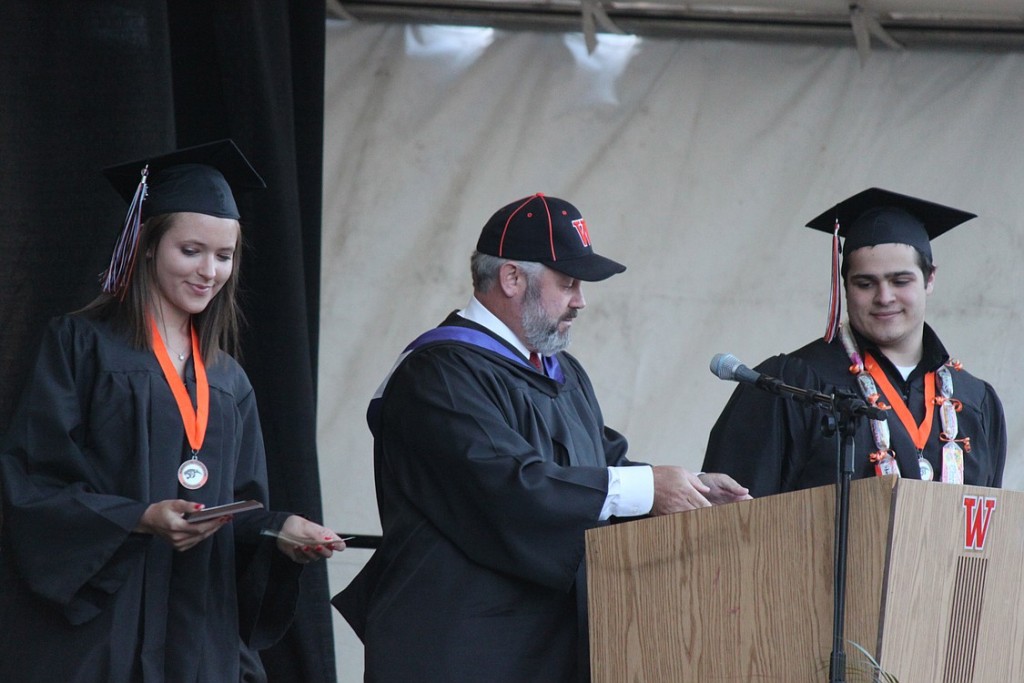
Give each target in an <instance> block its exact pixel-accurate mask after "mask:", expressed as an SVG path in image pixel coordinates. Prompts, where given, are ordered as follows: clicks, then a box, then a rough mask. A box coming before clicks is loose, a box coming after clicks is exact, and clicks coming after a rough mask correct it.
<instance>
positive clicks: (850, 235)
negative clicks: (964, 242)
mask: <svg viewBox="0 0 1024 683" xmlns="http://www.w3.org/2000/svg"><path fill="white" fill-rule="evenodd" d="M975 215H976V214H973V213H968V212H967V211H961V210H960V209H954V208H952V207H949V206H943V205H942V204H936V203H935V202H929V201H926V200H924V199H918V198H917V197H911V196H908V195H905V194H899V193H898V192H891V191H889V190H883V189H881V188H878V187H872V188H870V189H867V190H864V191H863V192H859V193H857V194H855V195H853V196H852V197H850V198H848V199H844V200H843V201H841V202H839V203H838V204H836V205H835V206H833V207H832V208H831V209H829V210H828V211H826V212H825V213H823V214H821V215H819V216H816V217H815V218H813V219H811V221H810V222H809V223H807V227H808V228H814V229H815V230H821V231H822V232H826V233H830V234H832V235H833V239H832V286H831V290H830V295H829V313H828V321H827V323H826V329H825V335H824V336H825V340H826V341H829V342H831V341H832V339H833V338H834V337H835V335H836V334H837V332H838V330H839V323H840V316H841V304H840V297H839V272H840V268H839V254H840V248H839V238H840V237H841V238H843V247H842V253H843V255H844V256H843V258H845V257H846V256H845V255H846V254H849V253H851V252H853V251H856V250H857V249H860V248H861V247H873V246H875V245H878V244H909V245H910V246H912V247H914V248H915V249H917V250H918V251H919V252H921V253H922V254H924V255H925V256H927V257H928V259H929V260H931V258H932V247H931V240H933V239H935V238H936V237H938V236H939V235H941V234H943V233H944V232H947V231H948V230H952V229H953V228H955V227H956V226H958V225H960V224H961V223H964V222H966V221H968V220H970V219H972V218H974V217H975Z"/></svg>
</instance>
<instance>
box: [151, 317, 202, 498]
mask: <svg viewBox="0 0 1024 683" xmlns="http://www.w3.org/2000/svg"><path fill="white" fill-rule="evenodd" d="M149 327H150V331H151V333H152V337H153V354H154V355H155V356H156V359H157V361H159V363H160V368H161V369H162V370H163V372H164V377H165V378H166V379H167V384H168V385H170V387H171V393H173V394H174V400H175V402H176V403H177V404H178V412H179V413H180V414H181V422H182V425H183V426H184V427H185V436H186V437H187V438H188V444H189V446H190V447H191V449H192V457H191V458H189V459H188V460H186V461H185V462H183V463H182V464H181V467H179V468H178V483H180V484H181V485H182V486H184V487H185V488H187V489H190V490H193V491H194V490H196V489H199V488H202V487H203V485H204V484H206V481H207V480H208V479H209V478H210V472H209V470H207V468H206V465H204V464H203V462H202V461H201V460H200V459H199V451H200V450H201V449H202V447H203V440H204V439H205V438H206V424H207V421H208V420H209V415H210V384H209V382H208V381H207V379H206V366H205V364H204V363H203V358H202V356H201V355H200V353H199V336H198V335H197V334H196V329H195V327H193V326H192V325H191V324H189V329H190V331H191V335H192V362H193V364H194V365H195V369H196V405H195V408H193V407H192V400H191V399H190V398H189V395H188V390H187V389H186V388H185V383H184V382H183V381H182V380H181V377H179V376H178V372H177V370H176V369H175V367H174V364H173V363H172V362H171V358H170V355H169V354H168V353H167V347H166V346H165V345H164V340H163V338H162V337H161V336H160V330H159V329H158V328H157V325H156V321H155V320H154V319H153V316H149Z"/></svg>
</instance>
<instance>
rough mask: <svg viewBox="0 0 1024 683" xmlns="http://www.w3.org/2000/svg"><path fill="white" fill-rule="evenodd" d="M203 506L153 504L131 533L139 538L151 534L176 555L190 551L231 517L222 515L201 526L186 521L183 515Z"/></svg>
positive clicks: (175, 502)
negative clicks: (139, 535)
mask: <svg viewBox="0 0 1024 683" xmlns="http://www.w3.org/2000/svg"><path fill="white" fill-rule="evenodd" d="M202 509H203V506H202V505H200V504H199V503H192V502H189V501H187V500H162V501H160V502H159V503H153V504H152V505H150V506H149V507H148V508H146V511H145V512H144V513H143V514H142V518H141V519H140V520H139V523H138V524H137V525H136V526H135V531H136V532H137V533H141V534H153V535H154V536H159V537H160V538H162V539H164V540H165V541H167V542H168V543H170V544H171V545H172V546H174V549H175V550H177V551H178V552H179V553H180V552H184V551H186V550H188V549H189V548H192V547H194V546H195V545H197V544H199V543H201V542H202V541H205V540H206V539H207V538H209V537H210V536H212V535H213V534H215V533H217V531H218V530H219V529H220V528H221V527H222V526H224V525H225V524H227V523H228V522H230V521H231V515H224V516H223V517H217V518H216V519H210V520H207V521H205V522H195V523H192V522H189V521H186V519H185V517H184V515H185V513H186V512H197V511H199V510H202Z"/></svg>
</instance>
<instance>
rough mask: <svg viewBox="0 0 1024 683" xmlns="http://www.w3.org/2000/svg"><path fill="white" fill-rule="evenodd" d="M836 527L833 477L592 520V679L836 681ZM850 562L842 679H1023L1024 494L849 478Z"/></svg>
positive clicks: (965, 682) (930, 682)
mask: <svg viewBox="0 0 1024 683" xmlns="http://www.w3.org/2000/svg"><path fill="white" fill-rule="evenodd" d="M834 530H835V487H834V486H825V487H820V488H815V489H810V490H806V491H797V492H793V493H785V494H780V495H776V496H768V497H765V498H760V499H757V500H751V501H744V502H740V503H732V504H730V505H721V506H717V507H712V508H704V509H701V510H694V511H691V512H684V513H680V514H676V515H669V516H665V517H654V518H650V519H642V520H636V521H632V522H626V523H622V524H616V525H613V526H607V527H602V528H599V529H593V530H591V531H588V532H587V576H588V579H587V585H588V591H589V597H588V606H589V610H590V649H591V665H592V680H593V681H594V683H626V682H629V683H641V682H653V681H657V682H665V683H684V682H690V681H693V682H696V683H718V682H725V681H727V682H729V683H747V682H755V683H769V682H777V683H801V682H803V681H808V682H815V683H823V682H827V681H828V680H829V658H830V655H831V652H832V611H833V600H832V594H833V578H832V576H833V575H832V569H833V553H834V551H833V536H834ZM847 568H848V569H847V571H848V574H847V587H846V596H847V598H846V625H845V634H844V635H845V638H846V643H847V645H846V647H845V648H844V650H845V652H846V659H847V673H846V677H845V680H846V681H848V682H851V683H852V682H853V681H874V680H876V679H875V677H874V675H873V667H872V665H871V662H870V660H869V659H868V657H867V655H866V654H865V653H867V654H870V656H871V657H872V658H874V660H875V661H877V662H878V663H879V664H880V665H881V668H882V670H883V671H884V672H886V673H888V674H891V675H892V676H893V677H895V678H894V679H880V680H898V681H899V683H1010V682H1020V681H1024V493H1021V492H1018V491H1007V490H1002V489H991V488H984V487H980V486H954V485H950V484H940V483H933V482H921V481H915V480H898V479H896V478H894V477H884V478H874V479H864V480H860V481H856V482H853V484H852V486H851V491H850V538H849V555H848V563H847ZM858 646H859V647H860V648H863V652H862V651H861V650H860V649H859V648H858Z"/></svg>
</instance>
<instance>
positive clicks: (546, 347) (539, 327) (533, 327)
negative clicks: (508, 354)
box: [522, 281, 571, 356]
mask: <svg viewBox="0 0 1024 683" xmlns="http://www.w3.org/2000/svg"><path fill="white" fill-rule="evenodd" d="M522 322H523V335H524V336H525V337H526V345H527V346H528V347H529V348H531V349H536V350H537V353H539V354H541V355H542V356H553V355H555V354H556V353H558V352H559V351H564V350H565V349H566V348H567V347H568V346H569V333H570V331H571V330H566V331H565V332H560V331H559V330H558V324H559V323H560V322H561V319H559V320H556V321H555V323H554V324H553V325H552V324H551V320H550V319H549V318H548V316H547V313H546V312H545V311H544V307H543V306H541V304H540V292H539V291H537V288H535V287H534V286H533V282H532V281H529V282H527V285H526V296H525V297H523V321H522Z"/></svg>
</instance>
